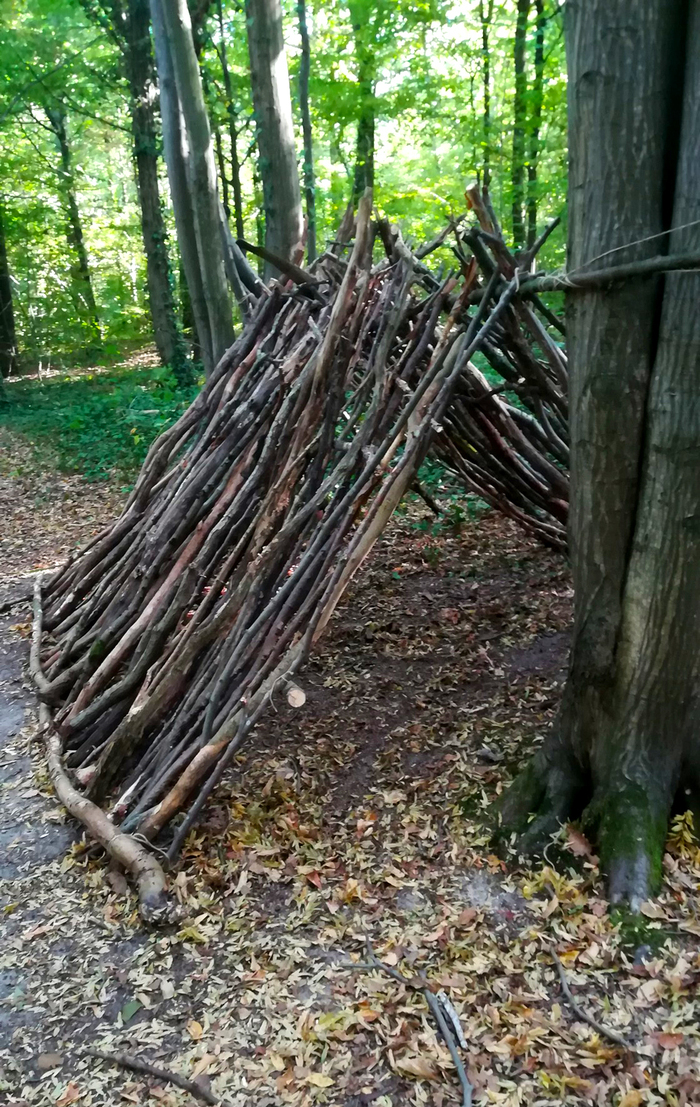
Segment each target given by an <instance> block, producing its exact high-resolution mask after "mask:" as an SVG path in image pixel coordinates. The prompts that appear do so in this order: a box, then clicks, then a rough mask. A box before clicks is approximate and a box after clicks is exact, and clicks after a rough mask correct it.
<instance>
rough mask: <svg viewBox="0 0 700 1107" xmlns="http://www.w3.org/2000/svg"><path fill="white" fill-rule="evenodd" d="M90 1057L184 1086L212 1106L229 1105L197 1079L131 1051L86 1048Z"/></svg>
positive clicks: (222, 1106)
mask: <svg viewBox="0 0 700 1107" xmlns="http://www.w3.org/2000/svg"><path fill="white" fill-rule="evenodd" d="M84 1052H85V1053H86V1054H87V1055H88V1057H95V1058H97V1060H98V1061H108V1062H109V1063H110V1064H112V1065H118V1066H119V1067H120V1068H122V1069H128V1070H129V1071H130V1072H139V1073H142V1074H143V1075H144V1076H155V1078H156V1079H157V1080H164V1081H166V1082H167V1083H168V1084H174V1085H175V1087H176V1088H182V1089H183V1091H185V1092H189V1093H190V1095H193V1096H195V1097H196V1098H197V1099H201V1100H202V1102H203V1103H209V1104H211V1107H228V1104H227V1103H226V1100H224V1099H221V1098H220V1097H219V1096H216V1095H214V1093H213V1092H210V1091H209V1089H208V1088H205V1087H204V1086H203V1085H202V1084H198V1083H197V1081H196V1080H188V1079H187V1077H186V1076H180V1074H179V1073H178V1072H171V1070H170V1069H162V1068H161V1067H160V1065H152V1064H151V1062H150V1061H142V1060H141V1058H140V1057H133V1056H132V1055H131V1054H130V1053H103V1051H102V1050H101V1049H92V1048H89V1049H86V1050H84Z"/></svg>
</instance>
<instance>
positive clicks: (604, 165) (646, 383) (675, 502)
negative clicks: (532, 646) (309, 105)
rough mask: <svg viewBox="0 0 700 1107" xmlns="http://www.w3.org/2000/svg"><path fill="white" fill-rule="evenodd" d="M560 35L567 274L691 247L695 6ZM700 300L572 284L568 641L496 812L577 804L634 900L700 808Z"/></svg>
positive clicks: (604, 21)
mask: <svg viewBox="0 0 700 1107" xmlns="http://www.w3.org/2000/svg"><path fill="white" fill-rule="evenodd" d="M566 41H567V56H568V63H569V84H568V87H569V149H570V182H569V213H568V217H569V260H568V268H569V269H570V270H573V271H576V270H578V269H580V268H581V267H583V266H585V265H586V264H588V263H590V262H591V261H595V264H596V266H601V265H608V264H610V265H614V264H615V263H619V262H620V261H622V260H623V259H624V261H625V262H634V261H637V260H641V259H644V258H647V257H649V256H650V255H653V254H657V253H659V252H664V251H666V250H668V252H669V253H671V254H679V253H681V254H688V253H697V252H698V250H700V5H699V4H697V3H692V4H687V3H684V2H682V0H667V2H666V3H663V4H658V3H656V2H655V0H568V2H567V4H566ZM681 44H683V50H681V48H680V47H681ZM611 251H615V252H612V253H611ZM699 297H700V275H699V274H698V273H697V272H674V273H668V274H667V275H666V276H664V277H637V278H631V279H628V280H627V281H626V282H625V283H622V284H615V285H611V286H609V287H607V288H602V289H600V290H595V291H587V292H573V291H572V292H571V293H569V295H568V303H567V350H568V355H569V369H570V381H571V386H572V387H571V396H570V403H571V412H570V425H571V476H572V500H571V516H570V520H571V522H570V545H571V560H572V565H573V575H574V587H575V622H574V638H573V645H572V652H571V661H570V667H569V676H568V681H567V684H566V688H565V691H564V697H563V702H562V707H561V710H560V713H559V716H558V719H557V722H556V725H555V727H554V729H553V731H552V733H551V734H550V736H549V738H548V740H547V741H546V743H545V745H544V747H543V749H542V751H541V752H540V753H538V754H537V756H536V758H535V760H534V762H533V763H532V764H531V765H530V766H529V767H528V768H527V769H526V770H525V771H524V773H523V774H522V775H521V776H520V777H519V778H517V779H516V781H515V784H514V785H513V787H512V789H511V791H510V792H509V793H508V795H507V796H506V798H505V801H504V804H503V809H502V818H503V831H504V833H505V834H506V835H508V834H509V833H510V832H511V831H515V832H519V833H520V838H519V839H518V841H519V844H520V846H521V848H524V849H531V848H533V847H537V846H538V845H539V847H540V848H541V847H542V846H543V845H544V844H546V842H547V841H548V839H549V836H550V835H551V834H552V833H553V832H556V831H557V829H558V828H559V826H560V825H561V823H562V822H565V821H567V820H568V819H571V818H578V817H579V816H581V817H582V819H583V824H584V827H585V828H586V829H587V830H588V831H589V833H591V834H593V835H594V836H595V838H596V841H597V846H598V850H599V853H600V857H601V861H602V863H603V865H604V867H605V869H606V871H607V873H608V881H609V895H610V898H611V899H612V900H613V901H618V900H628V901H629V902H630V903H631V904H632V905H633V906H635V907H638V906H639V904H640V903H641V902H642V901H643V900H645V899H646V898H647V897H648V896H649V895H650V893H651V892H653V891H654V889H655V888H657V887H658V884H659V882H660V877H661V862H662V855H663V848H664V842H665V837H666V830H667V823H668V818H669V814H670V812H671V810H672V808H673V804H674V802H676V803H677V804H678V806H679V808H680V810H682V811H683V810H686V809H687V808H692V807H695V809H696V810H697V808H698V802H699V800H700V733H699V731H698V707H699V705H700V650H698V648H697V642H698V630H699V628H700V355H699V351H700V314H699V313H698V310H697V305H698V299H699ZM533 814H534V816H535V817H534V818H533Z"/></svg>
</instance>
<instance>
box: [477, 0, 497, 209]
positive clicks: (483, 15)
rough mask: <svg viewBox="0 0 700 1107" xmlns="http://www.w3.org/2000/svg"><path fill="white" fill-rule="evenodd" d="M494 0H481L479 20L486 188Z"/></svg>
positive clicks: (487, 180)
mask: <svg viewBox="0 0 700 1107" xmlns="http://www.w3.org/2000/svg"><path fill="white" fill-rule="evenodd" d="M493 3H494V0H488V4H487V5H486V7H484V0H479V21H480V23H481V58H482V67H481V79H482V83H483V97H484V109H483V116H482V119H483V144H484V155H483V162H482V164H483V167H484V188H488V187H489V186H490V184H491V48H490V45H489V28H490V27H491V20H492V19H493Z"/></svg>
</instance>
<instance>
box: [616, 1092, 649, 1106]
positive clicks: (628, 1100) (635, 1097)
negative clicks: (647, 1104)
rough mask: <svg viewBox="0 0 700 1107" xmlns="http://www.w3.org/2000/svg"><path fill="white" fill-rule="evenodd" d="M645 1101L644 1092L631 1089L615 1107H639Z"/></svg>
mask: <svg viewBox="0 0 700 1107" xmlns="http://www.w3.org/2000/svg"><path fill="white" fill-rule="evenodd" d="M645 1099H646V1092H643V1091H640V1089H639V1088H632V1089H631V1091H629V1092H625V1094H624V1095H623V1097H622V1099H621V1100H620V1102H619V1103H618V1105H617V1107H639V1105H640V1103H644V1100H645Z"/></svg>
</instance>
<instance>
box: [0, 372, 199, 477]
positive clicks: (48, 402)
mask: <svg viewBox="0 0 700 1107" xmlns="http://www.w3.org/2000/svg"><path fill="white" fill-rule="evenodd" d="M6 391H7V393H8V395H7V399H8V402H7V404H5V405H4V406H3V407H1V408H0V425H3V426H5V427H7V428H8V430H9V431H10V432H17V433H20V434H22V435H23V436H24V437H25V438H26V439H27V440H28V441H29V442H30V443H31V445H32V446H33V447H34V451H35V455H36V460H37V465H39V466H41V467H42V468H50V467H54V468H56V469H58V470H60V471H61V472H79V473H82V475H83V476H84V477H85V479H86V480H88V481H99V480H107V479H108V478H110V477H114V476H118V477H120V478H121V479H123V480H124V481H126V482H130V481H132V480H133V478H134V476H135V475H136V473H137V472H138V470H139V468H140V466H141V464H142V462H143V459H144V458H145V456H146V453H147V451H148V447H149V446H150V444H151V442H152V441H153V439H154V438H156V437H157V435H159V434H160V433H161V432H162V431H163V430H165V429H166V428H167V427H168V426H170V425H171V423H173V422H174V421H175V419H177V418H178V416H179V415H180V414H181V413H182V412H183V411H184V409H185V408H186V407H187V406H188V404H190V403H191V401H192V400H193V398H194V396H195V395H196V393H197V387H196V386H194V387H191V388H188V389H179V388H178V387H177V385H176V383H175V381H174V379H173V378H172V376H170V374H169V373H168V372H167V370H163V369H157V368H153V367H149V368H133V367H128V368H126V367H122V368H113V369H108V370H104V371H98V372H94V373H86V374H83V375H80V376H55V377H49V378H44V379H39V380H36V379H33V380H20V381H16V382H13V384H12V385H11V386H9V387H8V388H7V390H6Z"/></svg>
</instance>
